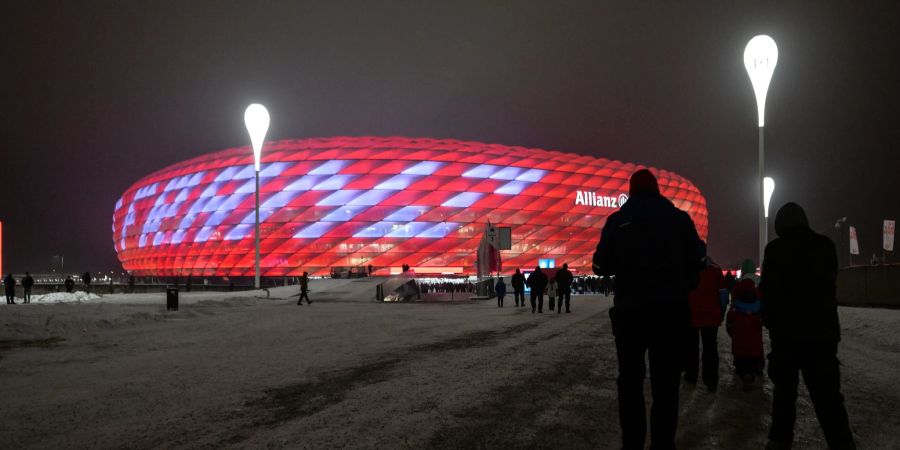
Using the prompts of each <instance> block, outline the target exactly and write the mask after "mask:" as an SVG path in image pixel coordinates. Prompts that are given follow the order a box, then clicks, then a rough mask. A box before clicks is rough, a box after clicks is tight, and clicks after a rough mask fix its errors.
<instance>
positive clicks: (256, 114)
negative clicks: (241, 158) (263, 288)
mask: <svg viewBox="0 0 900 450" xmlns="http://www.w3.org/2000/svg"><path fill="white" fill-rule="evenodd" d="M244 124H245V125H247V131H248V132H249V133H250V143H251V144H253V164H254V167H255V168H256V232H255V233H254V234H255V235H256V277H255V278H254V279H253V287H255V288H256V289H259V159H260V156H261V155H262V146H263V141H264V140H265V138H266V131H269V111H267V110H266V107H265V106H263V105H260V104H259V103H254V104H252V105H250V106H248V107H247V110H246V111H244Z"/></svg>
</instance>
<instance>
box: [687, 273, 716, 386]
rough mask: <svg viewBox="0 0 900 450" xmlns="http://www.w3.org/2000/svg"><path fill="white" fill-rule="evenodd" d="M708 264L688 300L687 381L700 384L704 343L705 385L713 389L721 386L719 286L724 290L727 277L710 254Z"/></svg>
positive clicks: (703, 375)
mask: <svg viewBox="0 0 900 450" xmlns="http://www.w3.org/2000/svg"><path fill="white" fill-rule="evenodd" d="M705 262H706V267H705V268H704V269H703V270H702V271H701V272H700V281H699V284H698V285H697V288H696V289H694V290H693V291H691V294H690V296H689V297H688V301H689V302H690V305H691V330H690V331H689V332H688V340H687V352H686V354H685V365H684V381H685V382H687V383H689V384H697V372H698V366H700V365H701V364H700V361H701V353H700V344H701V343H702V344H703V353H702V361H703V364H702V367H703V370H702V371H700V375H701V376H702V380H703V384H705V385H706V389H707V390H708V391H710V392H714V391H715V390H716V389H718V386H719V351H718V343H717V342H716V337H717V335H718V333H719V326H721V325H722V315H723V314H722V313H723V310H722V304H721V303H720V302H719V298H720V297H719V295H720V292H719V290H720V289H724V284H725V278H724V277H723V276H722V269H721V268H720V267H719V266H717V265H716V263H714V262H713V261H712V259H710V258H709V257H707V258H706V259H705Z"/></svg>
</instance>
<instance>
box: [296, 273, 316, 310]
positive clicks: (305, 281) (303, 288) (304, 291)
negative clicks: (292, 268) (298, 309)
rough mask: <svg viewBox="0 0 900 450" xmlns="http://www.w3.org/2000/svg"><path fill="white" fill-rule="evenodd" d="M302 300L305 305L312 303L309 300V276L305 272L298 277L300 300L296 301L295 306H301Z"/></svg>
mask: <svg viewBox="0 0 900 450" xmlns="http://www.w3.org/2000/svg"><path fill="white" fill-rule="evenodd" d="M304 298H305V299H306V304H307V305H309V304H310V303H312V302H311V301H310V300H309V274H308V273H307V272H303V275H302V276H301V277H300V300H297V305H302V304H303V299H304Z"/></svg>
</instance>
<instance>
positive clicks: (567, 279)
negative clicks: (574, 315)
mask: <svg viewBox="0 0 900 450" xmlns="http://www.w3.org/2000/svg"><path fill="white" fill-rule="evenodd" d="M555 278H556V285H557V289H558V293H557V298H558V301H559V305H558V306H557V309H556V313H557V314H559V313H561V312H562V307H563V299H565V301H566V313H570V312H572V311H571V310H570V309H569V303H570V302H571V301H572V280H573V279H574V277H573V276H572V272H571V271H570V270H569V263H564V264H563V266H562V269H560V270H559V271H557V272H556V277H555Z"/></svg>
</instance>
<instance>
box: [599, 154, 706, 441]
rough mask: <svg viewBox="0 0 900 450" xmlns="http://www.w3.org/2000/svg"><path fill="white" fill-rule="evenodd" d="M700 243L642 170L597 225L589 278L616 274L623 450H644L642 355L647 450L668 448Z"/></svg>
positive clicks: (614, 325) (672, 434)
mask: <svg viewBox="0 0 900 450" xmlns="http://www.w3.org/2000/svg"><path fill="white" fill-rule="evenodd" d="M703 256H704V255H703V243H702V241H700V238H699V237H698V236H697V230H696V228H695V227H694V222H693V221H692V220H691V218H690V216H688V215H687V213H685V212H684V211H681V210H679V209H678V208H676V207H675V206H674V205H673V204H672V202H670V201H669V200H667V199H666V198H665V197H663V196H662V195H660V193H659V186H658V185H657V182H656V178H655V177H654V176H653V174H651V173H650V171H648V170H646V169H642V170H638V171H637V172H635V173H634V174H633V175H632V176H631V181H630V188H629V199H628V201H627V202H625V204H624V205H622V207H621V208H620V209H619V211H616V212H614V213H612V214H611V215H610V216H609V218H608V219H607V220H606V224H605V225H604V226H603V231H602V232H601V234H600V243H599V244H597V251H596V252H595V253H594V258H593V259H594V261H593V263H594V266H593V269H594V273H596V274H597V275H601V276H606V275H615V280H616V292H615V298H614V300H613V305H614V306H613V307H612V308H611V309H610V311H609V315H610V319H611V321H612V329H613V335H614V336H615V340H616V356H617V358H618V360H619V377H618V380H617V386H618V397H619V423H620V425H621V427H622V443H623V446H622V448H624V449H643V448H644V441H645V439H646V434H647V422H646V413H645V411H646V410H645V408H646V406H645V405H644V376H645V373H646V367H645V364H644V359H645V357H646V356H647V353H648V352H649V358H650V385H651V390H652V393H653V406H652V408H651V412H650V436H651V438H650V439H651V448H654V449H672V448H675V429H676V425H677V423H678V388H679V385H680V383H681V368H682V366H683V363H684V361H683V357H682V355H683V342H684V336H685V335H686V333H687V332H688V330H689V329H690V308H689V306H688V294H689V293H690V292H691V291H692V290H693V289H694V287H696V285H697V279H698V274H699V271H700V269H701V262H700V261H701V258H702V257H703Z"/></svg>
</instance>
